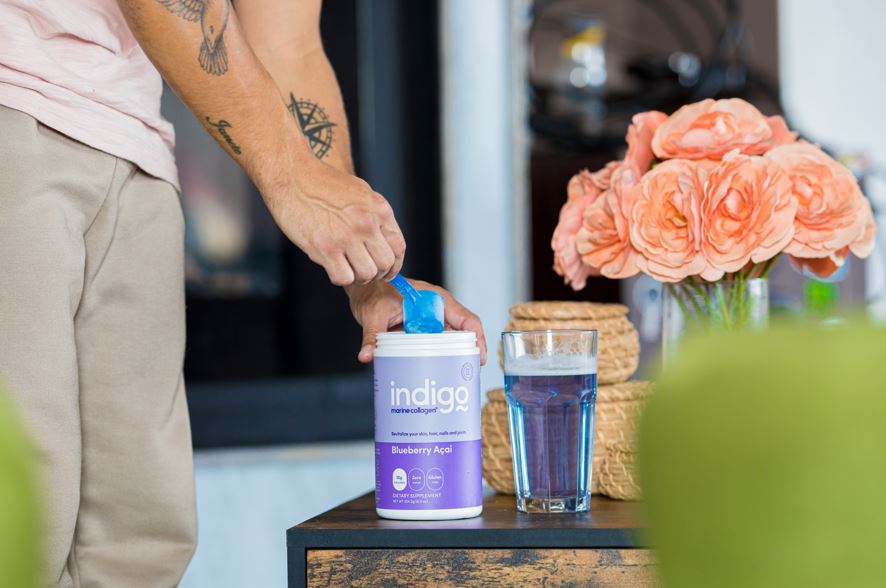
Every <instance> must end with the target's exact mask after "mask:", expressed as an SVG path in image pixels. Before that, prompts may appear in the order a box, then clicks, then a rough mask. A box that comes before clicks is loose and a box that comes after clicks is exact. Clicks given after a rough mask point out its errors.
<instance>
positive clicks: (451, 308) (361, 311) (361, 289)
mask: <svg viewBox="0 0 886 588" xmlns="http://www.w3.org/2000/svg"><path fill="white" fill-rule="evenodd" d="M409 281H410V282H411V283H412V285H413V286H414V287H415V289H416V290H433V291H434V292H438V293H439V294H441V295H442V296H443V302H444V305H445V314H446V316H445V320H446V327H448V328H451V329H455V330H459V331H474V332H475V333H476V334H477V346H478V347H479V348H480V364H481V365H483V364H485V363H486V337H485V335H483V325H482V324H481V323H480V317H478V316H477V315H476V314H474V313H473V312H471V311H470V310H468V309H467V308H465V307H464V306H462V304H461V303H460V302H459V301H458V300H456V299H455V298H453V297H452V294H450V293H449V292H447V291H446V290H444V289H443V288H440V287H439V286H434V285H432V284H428V283H427V282H420V281H418V280H409ZM345 290H346V291H347V293H348V297H349V298H350V299H351V311H352V312H353V313H354V318H356V319H357V322H358V323H360V324H361V325H362V326H363V343H362V344H361V347H360V353H359V355H357V358H358V359H359V360H360V361H361V362H362V363H369V362H370V361H372V355H373V351H374V350H375V336H376V335H377V334H378V333H383V332H385V331H387V330H388V329H390V328H391V327H395V326H397V325H399V324H401V323H402V322H403V297H402V296H401V295H400V293H399V292H397V290H396V289H395V288H394V287H393V286H391V285H390V284H389V283H387V282H373V283H371V284H366V285H364V286H351V287H348V288H345Z"/></svg>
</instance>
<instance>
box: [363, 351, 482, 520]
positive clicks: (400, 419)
mask: <svg viewBox="0 0 886 588" xmlns="http://www.w3.org/2000/svg"><path fill="white" fill-rule="evenodd" d="M374 366H375V441H376V443H375V466H376V467H375V473H376V505H377V506H378V507H379V508H389V509H401V510H427V509H447V508H466V507H471V506H478V505H480V504H481V502H482V496H481V493H482V491H481V484H482V482H481V480H482V467H481V446H480V378H479V373H480V364H479V356H478V355H452V356H444V357H376V358H375V363H374Z"/></svg>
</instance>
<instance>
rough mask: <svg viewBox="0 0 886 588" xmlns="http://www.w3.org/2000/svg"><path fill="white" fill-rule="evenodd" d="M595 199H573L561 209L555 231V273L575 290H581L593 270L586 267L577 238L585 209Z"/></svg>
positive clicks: (589, 197) (552, 240) (552, 247)
mask: <svg viewBox="0 0 886 588" xmlns="http://www.w3.org/2000/svg"><path fill="white" fill-rule="evenodd" d="M593 201H594V197H591V196H582V197H580V198H575V199H571V200H569V201H568V202H566V204H564V205H563V208H562V209H560V221H559V222H558V223H557V228H556V229H554V236H553V238H552V239H551V249H553V250H554V271H555V272H557V274H558V275H561V276H563V282H564V283H565V284H567V285H569V286H572V289H573V290H581V289H582V288H584V287H585V284H586V283H587V279H588V276H590V275H592V274H591V268H589V267H588V266H586V265H585V264H584V263H583V262H582V260H581V255H579V253H578V249H577V248H576V245H575V236H576V234H577V233H578V231H579V230H580V229H581V225H582V219H583V218H584V212H585V209H586V208H587V207H588V205H590V204H591V202H593Z"/></svg>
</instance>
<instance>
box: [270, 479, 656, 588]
mask: <svg viewBox="0 0 886 588" xmlns="http://www.w3.org/2000/svg"><path fill="white" fill-rule="evenodd" d="M640 529H641V525H640V524H639V521H638V505H637V504H635V503H630V502H619V501H615V500H609V499H607V498H602V497H599V496H594V497H593V500H592V501H591V512H590V513H583V514H579V515H569V514H549V515H545V514H532V515H527V514H524V513H520V512H517V509H516V506H515V504H514V497H513V496H503V495H498V494H492V495H489V496H486V497H485V498H484V501H483V515H482V516H480V517H477V518H474V519H464V520H457V521H390V520H385V519H381V518H379V517H378V515H376V513H375V499H374V495H373V494H372V493H369V494H366V495H364V496H361V497H360V498H357V499H355V500H352V501H350V502H346V503H345V504H342V505H341V506H338V507H336V508H334V509H332V510H330V511H328V512H325V513H323V514H321V515H320V516H317V517H315V518H313V519H310V520H308V521H305V522H304V523H301V524H300V525H296V526H295V527H292V528H291V529H289V530H288V531H287V533H286V545H287V553H288V561H289V586H290V588H295V587H302V586H310V587H315V586H336V587H337V586H386V587H387V586H409V587H413V586H415V587H421V586H434V587H447V586H452V587H456V586H457V587H463V586H547V587H552V586H567V585H568V586H595V587H598V586H599V587H610V586H612V587H616V586H618V587H624V586H628V587H630V586H655V585H656V581H655V567H654V563H653V560H652V555H651V552H650V551H649V550H648V549H645V548H642V547H641V545H642V543H641V541H640V539H639V537H638V532H639V531H640Z"/></svg>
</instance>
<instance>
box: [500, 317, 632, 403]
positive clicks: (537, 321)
mask: <svg viewBox="0 0 886 588" xmlns="http://www.w3.org/2000/svg"><path fill="white" fill-rule="evenodd" d="M510 312H511V320H510V322H509V323H508V324H507V326H506V327H505V330H508V331H543V330H547V329H594V330H596V331H597V337H598V338H597V381H598V383H599V384H601V385H605V384H617V383H619V382H624V381H626V380H628V379H629V378H630V377H631V376H632V375H634V372H635V371H637V365H638V364H639V361H640V337H639V334H638V333H637V329H636V328H634V325H633V324H632V323H631V321H630V320H628V317H627V312H628V309H627V307H626V306H623V305H621V304H598V303H594V302H557V301H542V302H523V303H521V304H517V305H514V306H513V307H511V309H510ZM498 359H499V364H500V365H501V364H503V358H502V350H501V344H500V343H499V350H498Z"/></svg>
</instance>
